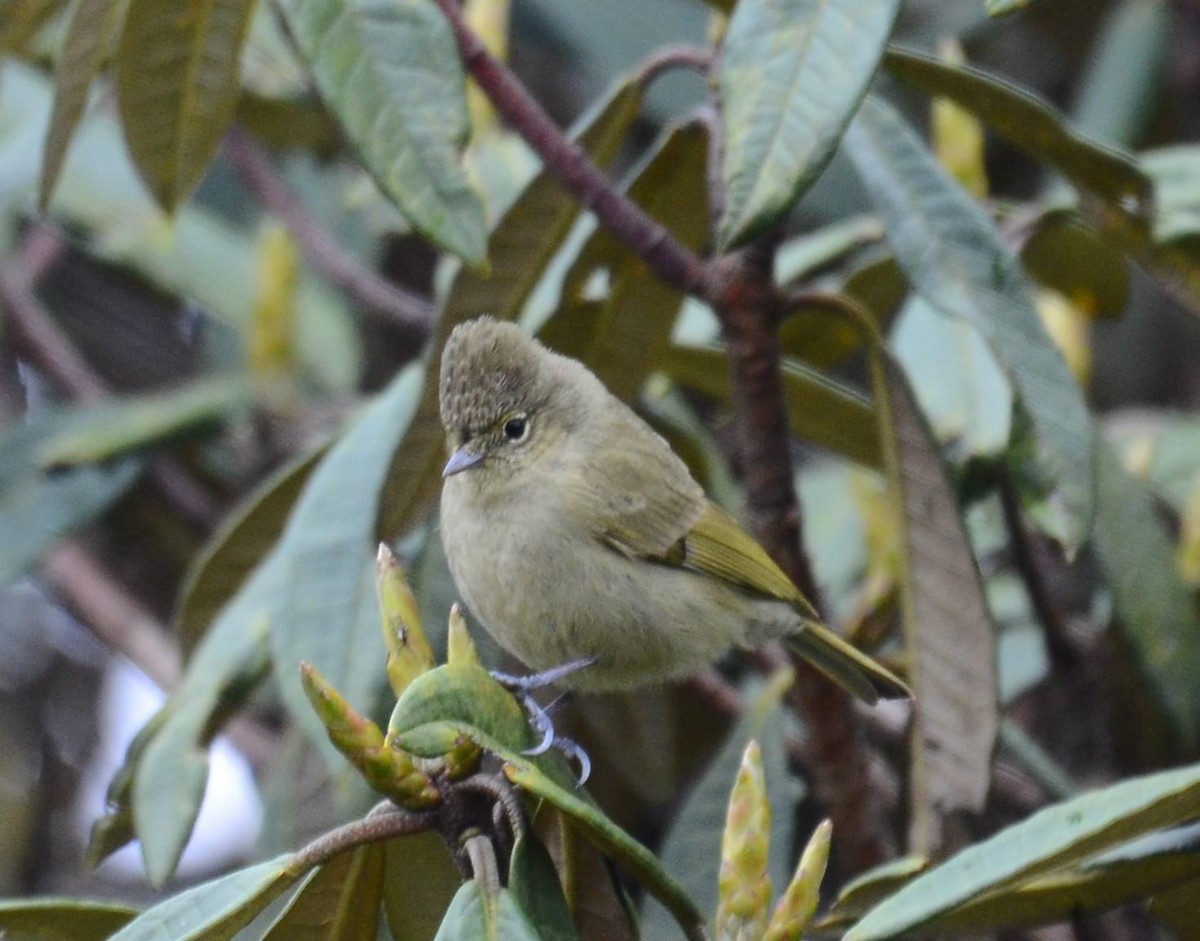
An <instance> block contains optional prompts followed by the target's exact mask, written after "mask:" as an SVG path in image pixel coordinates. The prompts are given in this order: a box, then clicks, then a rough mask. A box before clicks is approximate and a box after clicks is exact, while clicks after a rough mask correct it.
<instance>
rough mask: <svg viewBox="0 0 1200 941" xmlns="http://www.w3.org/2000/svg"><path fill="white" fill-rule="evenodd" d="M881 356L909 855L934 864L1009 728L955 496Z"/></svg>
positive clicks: (877, 386) (880, 408) (975, 799)
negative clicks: (905, 725)
mask: <svg viewBox="0 0 1200 941" xmlns="http://www.w3.org/2000/svg"><path fill="white" fill-rule="evenodd" d="M885 357H886V354H885V353H884V352H883V351H882V350H875V351H873V352H872V358H871V386H872V389H873V391H874V394H875V404H876V413H877V414H878V415H879V421H880V435H881V437H882V438H883V439H884V446H883V454H884V467H885V471H886V474H887V477H888V483H889V490H890V492H891V494H892V496H893V500H894V501H895V504H896V505H897V506H898V508H899V509H900V512H901V516H902V527H901V528H902V532H903V534H904V538H903V540H902V545H901V563H900V573H899V584H900V610H901V618H902V621H903V624H904V634H905V648H906V650H905V652H906V654H907V656H906V658H905V660H906V663H907V664H908V681H909V685H910V686H912V689H913V693H914V701H913V713H914V718H913V722H912V726H911V729H912V732H911V735H912V747H911V756H912V757H911V770H910V801H911V811H910V814H909V840H908V842H909V850H910V851H912V852H915V853H917V854H920V855H934V854H935V853H936V852H937V851H938V850H939V849H940V848H941V846H942V843H943V840H944V834H943V829H942V828H943V824H944V819H945V816H946V815H948V814H951V813H954V812H956V811H968V812H978V811H981V810H982V809H983V806H984V802H985V801H986V799H987V793H988V787H989V785H990V783H991V779H992V773H991V770H992V751H993V749H994V748H995V744H996V730H997V726H998V724H999V702H998V698H997V688H996V684H997V674H996V641H995V637H994V635H993V628H992V622H991V616H990V614H989V613H988V608H987V602H986V599H985V598H984V594H983V584H982V581H981V579H980V577H979V572H978V571H977V570H976V567H975V558H974V554H973V553H972V550H971V544H970V542H969V540H968V539H967V533H966V529H965V527H964V526H963V521H962V518H961V517H960V516H959V511H958V506H957V503H956V502H955V499H954V491H953V490H952V489H951V487H950V481H949V478H948V475H947V473H946V470H945V468H944V467H943V465H942V458H941V454H940V453H939V451H938V448H937V444H936V443H935V441H934V439H933V437H932V435H931V434H930V431H929V428H928V426H927V425H926V424H925V421H924V419H923V417H922V416H921V413H920V412H919V411H918V410H917V406H916V403H915V402H914V400H913V397H912V392H911V391H910V390H909V388H908V384H907V383H906V382H905V380H904V376H903V373H902V372H901V371H900V368H899V367H898V366H897V365H896V364H895V363H894V362H893V361H891V360H890V359H887V358H885Z"/></svg>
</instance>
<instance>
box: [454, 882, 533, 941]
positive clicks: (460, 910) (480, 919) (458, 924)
mask: <svg viewBox="0 0 1200 941" xmlns="http://www.w3.org/2000/svg"><path fill="white" fill-rule="evenodd" d="M540 937H541V936H540V935H539V934H538V931H537V929H536V928H535V927H534V926H533V924H531V923H530V921H529V916H528V915H526V914H525V912H523V911H522V910H521V906H520V905H519V904H518V903H517V900H516V897H515V896H514V895H513V893H512V892H510V891H509V890H508V889H503V888H502V889H499V890H497V892H496V894H495V896H494V897H492V898H488V897H487V890H486V889H485V888H484V887H483V886H482V885H480V884H479V882H477V881H476V880H474V879H471V880H470V881H468V882H464V883H463V884H462V887H461V888H460V889H459V890H458V892H457V894H455V896H454V900H453V901H452V902H451V903H450V908H449V909H448V910H447V912H446V916H445V918H443V919H442V925H441V927H440V928H439V929H438V933H437V937H436V941H479V939H488V941H490V939H493V938H495V939H499V938H504V939H510V938H511V939H512V941H540Z"/></svg>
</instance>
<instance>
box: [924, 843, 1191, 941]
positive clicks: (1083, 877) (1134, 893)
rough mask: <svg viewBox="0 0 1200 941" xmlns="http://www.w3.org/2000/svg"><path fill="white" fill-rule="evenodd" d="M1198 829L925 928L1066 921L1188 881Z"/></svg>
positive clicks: (993, 897)
mask: <svg viewBox="0 0 1200 941" xmlns="http://www.w3.org/2000/svg"><path fill="white" fill-rule="evenodd" d="M1195 830H1196V828H1195V826H1194V825H1193V826H1191V827H1184V828H1181V829H1177V830H1168V831H1166V832H1162V833H1152V834H1150V835H1149V836H1145V837H1142V838H1141V839H1139V840H1134V841H1132V842H1131V843H1129V844H1127V845H1125V846H1120V847H1118V848H1117V849H1115V850H1112V851H1110V852H1108V853H1103V854H1101V855H1100V856H1096V857H1093V858H1092V859H1089V860H1087V861H1086V862H1084V863H1083V864H1081V865H1079V866H1075V867H1071V868H1068V869H1064V870H1060V871H1055V872H1051V873H1048V874H1047V875H1045V876H1042V877H1040V878H1038V879H1033V880H1030V881H1029V882H1024V883H1020V884H1019V885H1015V886H1013V887H1011V888H1008V889H1003V890H1001V891H999V892H994V893H987V894H985V895H982V896H980V897H979V898H977V899H975V900H973V901H971V902H968V903H966V904H965V905H963V906H962V907H960V908H958V909H955V910H953V911H950V912H947V913H946V914H944V915H942V916H940V917H938V918H936V919H934V920H933V921H932V922H931V923H929V924H928V925H927V926H926V929H925V930H927V931H937V932H939V933H945V932H949V933H959V932H961V933H975V932H987V931H990V930H993V929H997V928H1003V929H1009V930H1011V929H1014V928H1020V927H1022V926H1026V925H1039V924H1046V923H1048V922H1055V921H1067V920H1072V919H1075V918H1079V917H1082V916H1086V915H1091V914H1096V913H1099V912H1103V911H1105V910H1107V909H1110V908H1114V907H1116V906H1117V905H1120V904H1122V903H1125V902H1132V901H1135V900H1137V899H1140V898H1144V897H1146V896H1148V895H1151V894H1153V893H1155V892H1157V891H1158V890H1163V889H1168V888H1170V887H1172V886H1176V885H1179V884H1180V883H1185V882H1187V881H1188V880H1189V879H1194V878H1196V877H1197V876H1200V854H1197V853H1196V847H1195V836H1196V833H1195ZM1193 915H1194V910H1193Z"/></svg>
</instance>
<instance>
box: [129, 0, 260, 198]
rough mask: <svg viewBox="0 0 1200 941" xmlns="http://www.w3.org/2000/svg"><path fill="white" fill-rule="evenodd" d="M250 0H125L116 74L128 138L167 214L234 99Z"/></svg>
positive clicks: (188, 188) (199, 167)
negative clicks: (127, 0)
mask: <svg viewBox="0 0 1200 941" xmlns="http://www.w3.org/2000/svg"><path fill="white" fill-rule="evenodd" d="M253 12H254V0H189V2H188V3H187V4H180V3H179V2H178V0H130V4H129V11H128V13H127V15H126V16H125V24H124V28H123V29H122V30H121V38H120V41H119V43H118V45H117V54H116V61H115V63H114V78H115V82H116V87H117V104H118V105H119V106H120V111H121V123H122V125H123V126H124V128H125V140H126V141H127V143H128V144H129V153H130V155H131V156H132V157H133V161H134V163H135V164H136V165H137V168H138V172H139V173H140V174H141V176H142V179H143V180H144V181H145V182H146V186H147V187H149V189H150V192H151V193H152V194H153V195H154V198H155V200H156V201H157V202H158V204H159V205H160V206H162V207H163V209H165V210H166V211H167V212H174V211H175V209H176V208H177V207H178V206H180V205H181V204H183V203H184V202H186V201H187V199H188V197H189V196H191V195H192V193H193V192H194V191H195V189H196V187H197V186H198V185H199V184H200V180H201V178H202V177H203V176H204V173H205V171H206V170H207V169H208V165H209V163H210V162H211V161H212V158H213V155H214V154H215V153H216V151H217V147H218V145H219V144H220V143H221V138H222V137H223V136H224V134H225V129H226V128H227V127H228V125H229V122H230V120H231V119H232V117H233V111H234V108H235V106H236V105H237V98H238V86H239V79H238V63H239V60H240V58H241V54H242V45H243V44H244V43H245V41H246V35H247V33H248V31H249V28H250V16H251V14H252V13H253Z"/></svg>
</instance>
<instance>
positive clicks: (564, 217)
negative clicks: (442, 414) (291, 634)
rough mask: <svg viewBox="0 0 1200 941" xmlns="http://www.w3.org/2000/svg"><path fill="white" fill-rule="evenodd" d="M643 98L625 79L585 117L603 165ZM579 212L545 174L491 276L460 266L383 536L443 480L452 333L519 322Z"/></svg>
mask: <svg viewBox="0 0 1200 941" xmlns="http://www.w3.org/2000/svg"><path fill="white" fill-rule="evenodd" d="M641 100H642V97H641V90H640V88H639V87H638V86H637V85H636V84H635V83H626V84H622V85H620V86H618V87H617V89H616V90H615V91H614V92H613V94H612V95H611V96H610V97H609V98H608V99H607V101H605V102H604V104H603V105H602V106H600V107H598V108H597V109H596V110H595V111H594V112H593V113H591V114H589V115H588V116H586V117H585V118H584V119H583V120H582V122H581V129H580V130H579V131H578V134H577V135H576V139H577V141H578V144H579V146H580V147H582V148H583V149H584V150H585V151H587V153H588V154H589V155H590V156H591V158H592V160H594V161H595V162H596V163H597V164H598V165H599V166H601V167H606V166H608V165H609V164H610V163H611V162H612V161H613V159H615V157H616V155H617V152H618V150H620V148H621V145H622V144H623V143H624V141H625V135H626V134H627V133H628V131H629V129H630V128H631V127H632V126H633V122H634V120H635V119H636V117H637V113H638V108H639V107H640V105H641ZM579 212H580V208H579V204H578V203H577V202H576V201H575V200H574V198H572V197H571V196H570V195H568V194H567V193H566V191H565V190H564V189H563V188H562V187H561V186H560V185H559V184H558V182H557V181H556V180H554V179H552V178H551V177H550V176H548V175H547V174H546V173H545V172H542V173H540V174H539V175H538V176H537V177H536V178H535V179H534V180H533V182H532V183H530V184H529V185H528V186H527V187H526V188H525V191H524V192H523V193H522V194H521V195H520V197H518V199H517V201H516V202H515V203H513V205H512V208H510V209H509V210H508V212H506V213H505V214H504V217H503V218H502V219H501V220H500V222H499V223H498V224H497V225H496V228H495V229H494V230H493V232H492V234H491V237H490V238H489V240H488V258H489V260H490V261H491V271H490V273H487V274H484V273H481V272H478V271H475V270H473V269H470V268H462V269H460V270H459V272H458V274H457V275H456V276H455V278H454V283H453V285H452V286H451V288H450V293H449V295H448V296H447V297H446V301H445V303H444V304H443V305H442V311H441V314H440V315H439V317H438V323H437V326H436V328H435V329H434V336H433V339H432V341H431V342H430V344H429V349H428V352H427V354H426V358H425V384H424V387H423V388H422V390H421V403H420V405H419V406H418V408H417V414H416V416H415V417H414V418H413V421H412V425H411V427H410V429H409V430H408V432H407V433H406V434H405V436H404V440H403V441H402V442H401V444H400V447H399V448H397V450H396V460H395V462H394V464H393V465H392V469H391V472H390V473H389V474H388V480H387V485H386V488H385V489H386V494H385V498H384V505H383V513H382V517H381V523H380V533H381V534H383V535H395V534H396V533H399V532H403V531H404V530H406V529H408V528H409V527H411V526H412V525H414V524H415V523H416V522H417V520H418V518H419V516H420V514H421V513H423V512H425V511H426V510H427V509H428V507H429V504H430V503H431V502H432V501H433V498H434V495H435V494H436V493H437V491H438V487H439V486H440V484H441V477H440V475H439V472H440V471H441V467H442V464H443V463H444V462H445V459H446V455H445V443H444V436H443V432H442V423H441V419H440V418H439V415H438V363H439V361H440V359H441V355H442V347H443V346H444V345H445V342H446V339H447V338H448V337H449V336H450V331H451V330H453V329H454V327H455V326H456V325H458V324H460V323H462V322H463V321H464V320H470V319H471V318H472V317H478V316H480V315H481V314H490V315H491V316H492V317H495V318H496V319H497V320H515V319H516V318H517V317H518V316H519V315H520V313H521V309H522V308H523V307H524V305H525V302H526V301H527V300H528V299H529V297H530V295H531V294H532V293H533V289H534V288H535V287H536V286H537V284H538V281H539V280H540V279H541V277H542V275H543V274H544V273H545V271H546V268H547V266H548V265H549V264H550V262H551V260H552V259H553V258H554V255H555V253H556V252H557V251H558V249H559V247H560V243H561V242H562V240H563V238H565V236H566V234H567V233H568V232H569V231H570V229H571V226H572V224H573V223H574V222H575V220H576V218H578V216H579Z"/></svg>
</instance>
